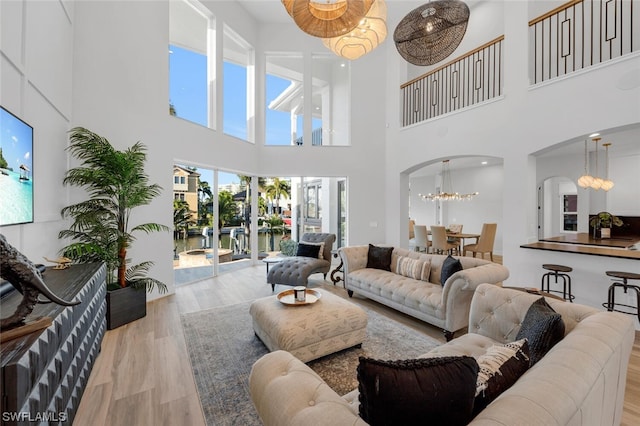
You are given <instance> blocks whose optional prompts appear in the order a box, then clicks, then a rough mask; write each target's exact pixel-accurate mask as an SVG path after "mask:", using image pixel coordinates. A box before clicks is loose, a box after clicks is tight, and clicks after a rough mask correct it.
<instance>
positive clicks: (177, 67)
mask: <svg viewBox="0 0 640 426" xmlns="http://www.w3.org/2000/svg"><path fill="white" fill-rule="evenodd" d="M169 49H170V51H171V54H170V55H169V68H170V72H169V101H170V103H172V104H173V105H174V107H175V109H176V113H177V115H178V117H181V118H184V119H186V120H189V121H192V122H194V123H198V124H200V125H202V126H206V125H207V91H208V89H207V58H206V56H205V55H202V54H199V53H196V52H193V51H190V50H187V49H182V48H180V47H177V46H173V45H171V46H169ZM223 73H224V85H223V86H224V87H223V90H224V93H225V96H224V99H223V109H224V117H223V120H224V122H223V130H224V133H226V134H228V135H231V136H235V137H237V138H239V139H246V138H247V126H246V119H245V116H246V99H247V90H246V83H245V81H246V69H245V68H244V67H242V66H238V65H235V64H232V63H229V62H225V63H224V69H223ZM266 79H267V84H266V92H267V93H266V103H267V104H269V103H270V102H271V101H272V100H273V99H275V98H276V97H277V96H278V95H279V94H280V93H282V91H283V90H284V89H285V88H287V87H288V86H289V85H290V84H291V82H290V81H289V80H285V79H282V78H279V77H275V76H272V75H267V77H266ZM265 108H266V106H265ZM299 118H300V119H301V118H302V117H299ZM289 120H290V117H289V113H287V112H282V111H272V110H267V111H266V123H267V132H266V144H267V145H289V144H290V123H289ZM212 143H215V141H212ZM198 162H200V163H202V162H206V159H202V158H198ZM198 171H199V172H200V173H202V175H203V179H204V180H207V181H208V182H209V183H210V184H211V183H212V182H213V173H212V172H211V171H209V172H210V173H207V172H206V171H205V170H202V169H199V170H198ZM219 180H220V182H219V183H220V184H227V183H231V182H238V179H237V178H235V175H233V174H229V173H220V174H219Z"/></svg>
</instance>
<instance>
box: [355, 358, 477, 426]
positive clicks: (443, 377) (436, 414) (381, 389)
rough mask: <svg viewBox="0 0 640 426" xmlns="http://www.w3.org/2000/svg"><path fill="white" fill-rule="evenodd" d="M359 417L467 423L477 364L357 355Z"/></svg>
mask: <svg viewBox="0 0 640 426" xmlns="http://www.w3.org/2000/svg"><path fill="white" fill-rule="evenodd" d="M357 372H358V383H359V384H358V389H359V391H360V397H359V398H360V417H362V419H363V420H364V421H365V422H367V423H369V424H370V425H372V426H379V425H403V426H410V425H426V424H428V425H431V426H435V425H447V426H455V425H466V424H467V423H469V421H470V420H471V418H472V412H473V402H474V397H475V393H476V379H477V376H478V363H477V362H476V360H475V359H474V358H472V357H468V356H460V357H442V358H421V359H410V360H400V361H380V360H375V359H370V358H365V357H360V364H359V365H358V369H357Z"/></svg>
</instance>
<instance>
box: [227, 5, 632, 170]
mask: <svg viewBox="0 0 640 426" xmlns="http://www.w3.org/2000/svg"><path fill="white" fill-rule="evenodd" d="M234 1H237V2H238V3H239V4H240V6H241V7H242V8H243V9H245V10H246V11H247V14H249V15H251V16H252V17H253V18H254V19H255V20H256V21H258V22H260V23H278V24H282V23H288V24H292V19H291V17H290V16H289V15H288V14H287V12H286V10H285V9H284V6H283V5H282V2H281V0H234ZM428 1H429V0H386V5H387V14H388V19H387V23H388V26H389V34H390V35H392V34H393V25H395V24H393V23H394V22H396V23H397V22H399V21H400V20H401V19H402V17H403V16H404V15H406V14H407V13H408V12H409V11H411V10H413V9H415V8H416V7H418V6H420V5H422V4H424V3H427V2H428ZM483 1H485V0H466V1H465V3H467V5H468V6H469V8H470V9H472V13H473V9H474V7H475V6H477V5H479V4H481V3H482V2H483ZM629 131H630V132H629ZM638 131H640V125H636V126H630V128H624V129H615V130H609V131H605V132H602V133H603V134H602V138H603V142H604V140H605V139H606V140H608V141H610V142H613V145H612V147H611V148H612V150H613V149H615V148H617V149H618V150H624V151H626V152H634V151H635V152H637V150H640V142H639V141H638V138H637V134H638V133H637V132H638ZM583 141H584V136H582V135H581V136H579V137H576V138H575V140H572V141H567V142H566V143H564V144H561V145H560V146H555V147H553V148H550V149H546V150H543V151H541V152H538V153H534V155H536V156H539V157H545V156H556V155H566V154H575V155H582V153H583V150H584V142H583ZM589 149H590V150H591V151H592V150H593V149H594V148H593V147H590V148H589ZM457 162H458V163H459V164H458V165H457V166H459V167H464V166H467V167H469V166H471V164H473V163H474V162H477V161H476V159H475V158H473V159H469V160H468V162H469V163H470V164H467V163H466V162H464V161H462V159H459V160H458V161H457Z"/></svg>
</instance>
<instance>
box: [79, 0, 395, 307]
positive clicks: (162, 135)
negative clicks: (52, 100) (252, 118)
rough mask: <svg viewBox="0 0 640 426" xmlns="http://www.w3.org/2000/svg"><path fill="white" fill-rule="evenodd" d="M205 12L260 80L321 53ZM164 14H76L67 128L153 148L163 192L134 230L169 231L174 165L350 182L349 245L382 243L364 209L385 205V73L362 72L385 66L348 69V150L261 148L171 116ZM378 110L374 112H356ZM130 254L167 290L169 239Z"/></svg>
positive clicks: (314, 43) (116, 6) (136, 10)
mask: <svg viewBox="0 0 640 426" xmlns="http://www.w3.org/2000/svg"><path fill="white" fill-rule="evenodd" d="M207 5H209V6H211V8H212V10H213V12H214V14H215V17H216V26H217V27H218V28H220V27H221V24H222V23H225V24H228V25H229V26H230V27H231V28H233V29H234V30H235V31H237V32H238V33H239V34H241V35H242V36H243V37H244V38H245V39H246V40H247V41H248V42H249V43H251V44H253V45H254V46H255V47H256V73H257V75H259V76H260V75H261V73H262V71H263V70H264V52H267V51H280V52H283V51H301V52H303V53H304V54H305V55H309V56H308V57H310V54H311V52H312V51H318V52H324V47H323V46H322V45H321V43H320V42H319V40H318V39H315V38H313V37H310V36H306V35H303V34H301V33H300V32H299V30H297V29H296V27H295V26H294V25H293V24H292V25H290V26H287V25H277V26H267V27H265V28H259V29H257V28H258V27H257V26H256V25H255V23H254V22H252V21H251V20H249V19H247V18H246V15H245V14H244V13H243V12H242V10H241V9H240V10H239V9H238V6H237V4H236V3H233V2H210V3H207ZM168 11H169V8H168V3H167V2H160V1H157V2H106V1H103V2H79V3H77V4H76V13H77V16H78V23H77V25H76V28H75V68H74V73H75V77H74V98H73V106H74V117H73V124H74V125H82V126H85V127H88V128H90V129H92V130H93V131H95V132H97V133H100V134H102V135H104V136H105V137H107V138H109V139H110V140H111V142H112V143H113V144H114V145H116V146H117V147H124V146H125V145H127V144H131V143H132V142H134V141H136V140H141V141H143V142H144V143H145V144H146V145H147V146H148V147H149V168H148V169H149V170H148V172H149V174H150V177H151V180H152V181H153V182H158V183H160V184H161V185H162V186H163V187H164V188H165V190H164V192H163V193H162V195H161V196H160V197H159V198H158V199H157V200H155V201H154V203H153V204H152V205H151V206H149V208H147V209H144V210H143V211H141V212H140V215H139V217H138V218H139V220H144V221H156V222H160V223H164V224H167V225H170V224H171V220H172V219H171V218H172V216H171V205H172V204H171V202H172V201H171V200H172V197H171V187H172V186H171V185H172V180H171V179H172V175H171V170H172V164H173V161H174V160H180V162H182V163H188V164H194V165H198V166H200V167H207V168H222V169H225V170H229V171H234V172H242V173H245V174H250V173H251V174H252V173H255V174H257V175H262V176H327V177H332V176H346V177H347V178H348V182H349V183H348V194H349V206H348V209H349V213H350V221H349V222H350V229H349V232H348V235H349V236H350V243H351V244H357V243H365V242H382V241H383V240H384V223H385V217H384V209H383V208H381V207H380V208H378V209H372V208H370V207H371V202H370V200H384V198H385V197H384V194H383V193H381V191H380V190H381V188H383V182H384V173H383V172H382V171H383V170H384V159H385V157H384V127H383V126H384V121H383V119H382V117H383V114H384V105H383V103H381V102H379V99H378V98H377V94H376V92H374V91H371V90H370V88H371V87H383V86H384V73H368V72H366V71H367V70H369V69H372V68H374V69H375V68H384V66H383V61H384V59H385V56H384V55H383V54H377V55H375V54H372V55H369V56H368V57H367V58H366V60H363V61H361V62H357V63H354V64H353V71H352V72H353V73H354V75H363V76H364V77H363V78H358V79H353V81H352V85H351V87H352V89H351V91H352V92H351V96H352V100H353V103H354V104H356V105H357V106H360V107H355V108H353V111H352V113H351V127H352V129H353V130H352V132H351V134H352V139H351V145H352V146H351V147H313V146H302V147H275V146H274V147H267V146H264V145H263V142H262V141H263V137H262V134H261V133H262V132H261V131H260V130H259V131H257V132H256V133H257V138H256V140H257V141H258V143H256V144H250V143H246V142H242V141H238V140H237V139H234V138H230V137H228V136H226V135H223V134H220V132H217V131H214V130H210V129H206V128H202V127H201V126H198V125H196V124H193V123H190V122H188V121H185V120H182V119H179V118H176V117H170V116H169V115H168V112H167V105H168V99H169V95H168V29H169V25H168ZM141 28H144V31H141ZM258 81H259V82H260V81H261V79H260V78H258ZM263 92H264V91H263V90H261V89H260V88H258V93H259V97H258V100H257V103H256V104H257V105H258V106H260V105H264V94H263ZM375 104H377V105H378V107H377V108H362V107H361V105H375ZM257 112H258V114H257V117H256V123H258V125H259V126H262V125H263V123H264V112H263V111H262V108H260V107H259V108H257ZM218 116H220V113H218ZM363 158H366V159H367V161H366V162H365V161H362V159H363ZM360 200H369V202H362V201H360ZM371 223H375V224H377V227H371V226H370V224H371ZM131 254H132V256H133V260H134V262H135V261H136V259H153V260H154V261H155V262H156V265H155V267H154V269H153V271H152V275H153V276H155V277H157V278H159V279H161V280H163V281H164V282H166V283H168V284H170V288H172V285H171V283H172V280H173V270H172V256H173V247H172V241H171V235H170V234H166V235H165V234H153V235H150V236H140V238H139V239H138V243H137V244H136V246H135V247H134V249H133V250H132V251H131ZM152 297H153V296H152Z"/></svg>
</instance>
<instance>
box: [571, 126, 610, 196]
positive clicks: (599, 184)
mask: <svg viewBox="0 0 640 426" xmlns="http://www.w3.org/2000/svg"><path fill="white" fill-rule="evenodd" d="M600 139H601V138H597V137H596V138H593V142H595V143H596V151H595V154H594V156H595V163H596V165H595V173H594V175H593V176H592V175H590V174H589V165H588V151H587V141H584V174H583V175H582V176H580V178H579V179H578V186H580V187H581V188H591V189H595V190H596V191H597V190H599V189H602V190H603V191H609V190H610V189H611V188H613V186H614V183H613V181H612V180H611V179H609V147H610V146H611V143H610V142H608V143H603V144H602V146H604V148H605V152H606V154H605V178H604V179H603V178H601V177H598V156H599V155H598V142H599V141H600Z"/></svg>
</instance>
